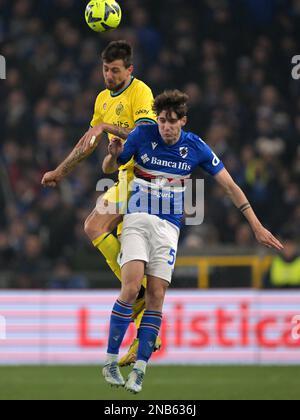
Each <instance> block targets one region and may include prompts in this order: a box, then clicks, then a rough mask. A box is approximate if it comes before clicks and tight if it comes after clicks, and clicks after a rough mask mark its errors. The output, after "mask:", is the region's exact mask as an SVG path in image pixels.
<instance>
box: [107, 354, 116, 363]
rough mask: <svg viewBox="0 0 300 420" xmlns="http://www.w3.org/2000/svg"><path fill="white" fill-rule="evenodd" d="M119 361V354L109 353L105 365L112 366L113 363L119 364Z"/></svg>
mask: <svg viewBox="0 0 300 420" xmlns="http://www.w3.org/2000/svg"><path fill="white" fill-rule="evenodd" d="M117 361H118V355H117V354H109V353H107V355H106V361H105V365H110V364H111V363H114V362H117Z"/></svg>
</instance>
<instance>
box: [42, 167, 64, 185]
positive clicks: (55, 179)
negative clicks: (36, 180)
mask: <svg viewBox="0 0 300 420" xmlns="http://www.w3.org/2000/svg"><path fill="white" fill-rule="evenodd" d="M60 180H61V177H60V176H59V174H58V172H57V171H51V172H47V173H45V175H44V176H43V179H42V182H41V184H42V185H43V186H44V187H51V188H55V187H57V185H58V183H59V182H60Z"/></svg>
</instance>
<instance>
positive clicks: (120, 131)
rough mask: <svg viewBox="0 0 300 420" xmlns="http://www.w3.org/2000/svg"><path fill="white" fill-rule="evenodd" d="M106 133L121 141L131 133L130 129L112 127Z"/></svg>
mask: <svg viewBox="0 0 300 420" xmlns="http://www.w3.org/2000/svg"><path fill="white" fill-rule="evenodd" d="M106 131H107V132H108V133H110V134H113V135H114V136H117V137H119V138H121V139H123V140H126V139H127V137H128V136H129V134H130V133H131V131H132V129H131V128H123V127H117V126H114V127H112V128H110V129H109V130H106Z"/></svg>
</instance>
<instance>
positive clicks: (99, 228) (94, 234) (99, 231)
mask: <svg viewBox="0 0 300 420" xmlns="http://www.w3.org/2000/svg"><path fill="white" fill-rule="evenodd" d="M84 231H85V233H86V235H87V236H88V237H89V238H90V240H91V241H93V240H95V239H97V238H99V236H101V235H104V234H105V233H107V227H106V226H105V225H104V223H101V218H99V220H97V223H95V221H94V220H93V219H92V218H88V219H87V220H86V221H85V223H84Z"/></svg>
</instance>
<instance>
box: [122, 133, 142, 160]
mask: <svg viewBox="0 0 300 420" xmlns="http://www.w3.org/2000/svg"><path fill="white" fill-rule="evenodd" d="M139 138H140V129H139V127H136V128H135V129H134V130H133V131H132V132H131V133H130V134H129V136H128V138H127V141H126V142H125V143H124V150H123V152H122V153H121V154H120V156H119V157H118V163H119V164H120V165H125V164H126V163H128V162H129V161H130V160H131V158H132V157H133V156H135V155H136V153H137V151H138V145H139Z"/></svg>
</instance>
